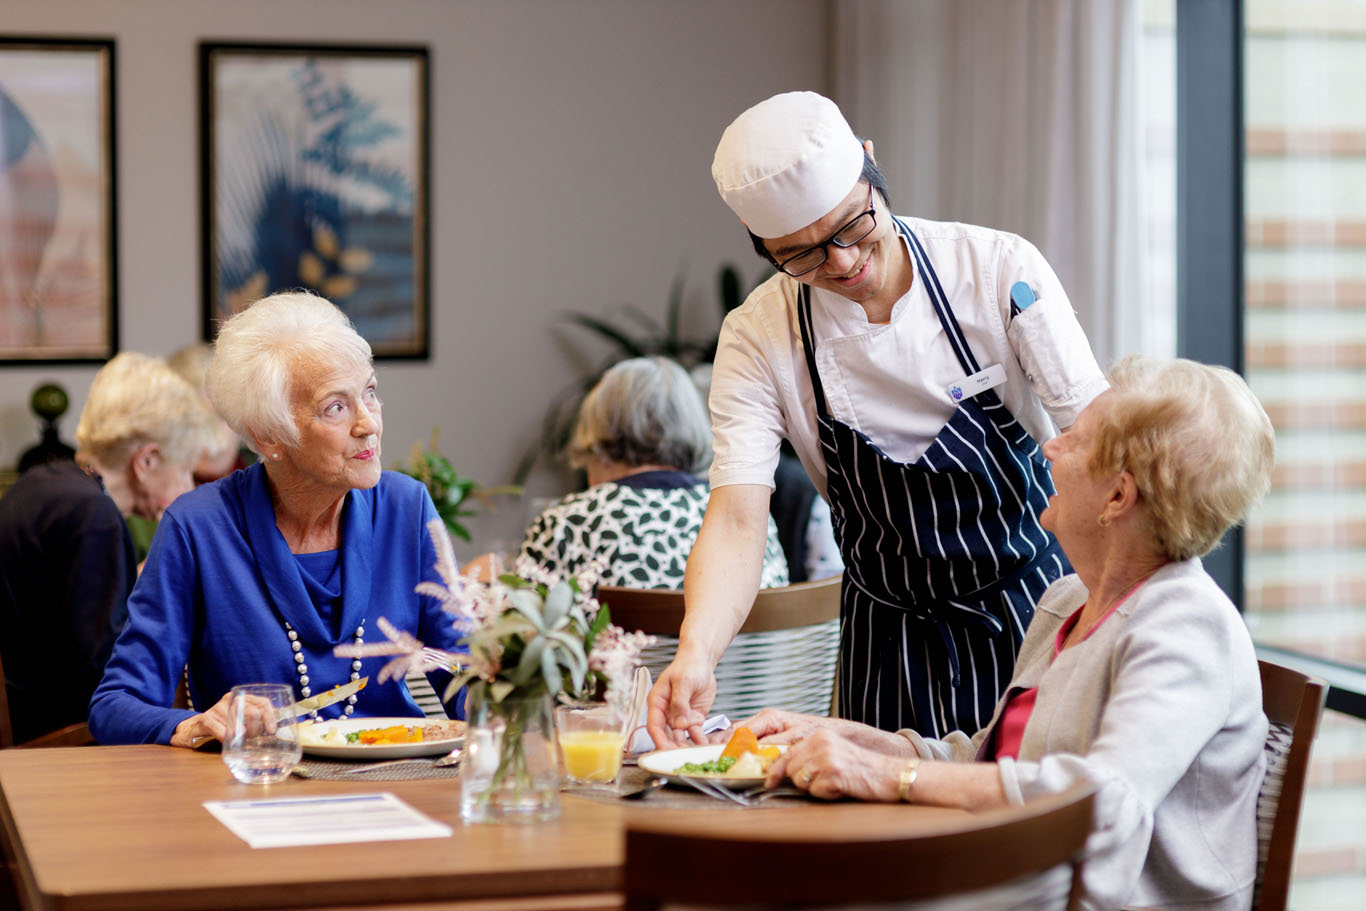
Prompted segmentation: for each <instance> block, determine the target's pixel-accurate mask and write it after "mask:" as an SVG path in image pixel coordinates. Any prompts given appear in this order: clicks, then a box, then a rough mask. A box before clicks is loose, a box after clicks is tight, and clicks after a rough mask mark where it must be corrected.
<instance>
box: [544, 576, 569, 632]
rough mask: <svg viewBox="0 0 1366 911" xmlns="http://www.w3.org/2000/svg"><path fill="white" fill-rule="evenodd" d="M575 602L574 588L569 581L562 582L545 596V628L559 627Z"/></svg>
mask: <svg viewBox="0 0 1366 911" xmlns="http://www.w3.org/2000/svg"><path fill="white" fill-rule="evenodd" d="M573 603H574V589H573V588H572V587H571V586H570V585H569V583H567V582H560V583H558V584H557V585H556V586H555V587H554V588H552V589H551V590H550V591H549V592H547V593H546V596H545V628H546V629H547V630H552V629H555V628H557V627H558V626H559V625H560V623H561V621H563V620H564V619H565V618H566V617H567V616H568V614H569V608H570V607H571V606H572V605H573Z"/></svg>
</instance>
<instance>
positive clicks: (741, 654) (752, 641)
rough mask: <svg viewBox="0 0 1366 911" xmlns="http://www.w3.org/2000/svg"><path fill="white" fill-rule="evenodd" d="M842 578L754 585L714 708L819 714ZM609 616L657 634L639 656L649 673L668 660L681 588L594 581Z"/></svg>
mask: <svg viewBox="0 0 1366 911" xmlns="http://www.w3.org/2000/svg"><path fill="white" fill-rule="evenodd" d="M840 584H841V578H840V577H839V576H834V577H831V578H828V579H820V580H817V581H815V582H802V583H799V584H797V585H788V586H784V587H782V588H765V589H760V590H759V595H758V597H756V598H755V599H754V606H753V608H751V610H750V612H749V617H748V618H746V620H745V623H744V625H743V626H742V627H740V632H739V633H738V634H737V635H736V637H735V640H734V641H733V642H731V644H730V647H729V648H728V649H727V650H726V654H725V655H724V656H723V657H722V659H721V661H720V663H719V664H717V666H716V701H715V703H714V705H713V709H714V710H715V711H717V712H723V713H725V714H727V715H729V716H730V717H731V718H732V719H739V718H744V717H746V716H748V715H752V714H754V713H755V712H757V711H759V709H761V708H764V707H766V706H774V707H776V708H784V709H790V710H791V711H794V712H806V713H809V714H814V715H826V714H829V712H830V700H831V693H832V690H833V688H834V683H835V661H836V658H837V657H838V653H839V615H840ZM597 596H598V600H599V601H601V602H602V603H604V604H606V605H607V606H608V609H609V610H610V611H611V614H612V622H613V623H614V624H616V625H617V626H620V627H622V628H623V629H626V630H641V631H643V632H647V633H650V634H651V635H653V636H656V637H658V640H659V641H658V642H656V643H655V644H654V645H652V646H650V647H648V648H646V649H645V651H644V652H643V653H642V655H641V658H642V662H643V663H644V664H645V666H646V667H648V668H649V669H650V672H651V673H652V674H654V675H655V676H658V675H659V672H660V671H662V670H663V669H664V668H665V667H667V666H668V664H669V662H670V661H672V660H673V656H674V651H675V650H676V649H677V647H678V630H679V627H680V626H681V625H682V623H683V592H682V591H678V590H675V589H660V588H649V589H642V588H618V587H614V586H609V585H602V586H599V587H598V593H597Z"/></svg>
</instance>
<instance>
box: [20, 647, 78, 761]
mask: <svg viewBox="0 0 1366 911" xmlns="http://www.w3.org/2000/svg"><path fill="white" fill-rule="evenodd" d="M94 742H95V738H94V737H92V736H91V735H90V728H89V727H88V726H87V725H86V723H85V722H83V721H82V722H79V723H78V724H68V725H67V726H66V727H62V728H58V729H57V730H55V731H49V732H48V733H46V734H44V735H42V736H41V737H35V738H33V739H32V740H28V741H25V742H24V743H15V742H14V725H13V723H12V722H11V721H10V717H9V688H8V686H7V685H6V683H5V663H4V660H3V659H0V750H7V749H9V748H10V747H79V746H88V745H90V744H93V743H94Z"/></svg>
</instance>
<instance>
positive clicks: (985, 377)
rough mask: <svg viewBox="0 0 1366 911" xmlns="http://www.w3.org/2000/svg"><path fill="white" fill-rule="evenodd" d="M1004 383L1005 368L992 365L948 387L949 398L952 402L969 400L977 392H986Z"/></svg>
mask: <svg viewBox="0 0 1366 911" xmlns="http://www.w3.org/2000/svg"><path fill="white" fill-rule="evenodd" d="M1005 381H1006V368H1004V367H1002V366H1001V365H1000V364H992V365H991V366H990V367H988V368H987V369H985V370H979V371H978V372H977V373H974V374H973V375H972V376H966V377H963V379H961V380H959V381H958V382H956V383H950V384H949V385H948V393H949V398H950V399H951V400H952V401H954V402H961V401H963V399H970V398H972V397H973V396H974V395H976V394H977V393H979V392H986V391H987V390H988V389H995V388H996V387H997V386H999V385H1001V384H1002V383H1004V382H1005Z"/></svg>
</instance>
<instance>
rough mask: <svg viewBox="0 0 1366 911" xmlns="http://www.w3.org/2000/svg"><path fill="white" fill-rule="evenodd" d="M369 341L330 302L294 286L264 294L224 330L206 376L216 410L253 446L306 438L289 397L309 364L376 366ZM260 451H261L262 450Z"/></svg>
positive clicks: (223, 327) (235, 317)
mask: <svg viewBox="0 0 1366 911" xmlns="http://www.w3.org/2000/svg"><path fill="white" fill-rule="evenodd" d="M372 361H373V356H372V354H371V352H370V344H369V342H367V341H366V340H365V339H363V338H361V337H360V334H359V333H357V332H356V330H355V327H353V326H352V325H351V321H350V320H349V319H347V318H346V314H344V313H342V312H341V311H340V310H338V309H337V307H336V305H334V304H333V303H332V302H331V301H328V300H326V299H325V298H322V297H318V296H317V295H315V294H309V293H308V292H306V291H292V292H286V293H283V294H272V295H271V296H269V297H263V298H262V299H261V300H259V301H257V302H256V303H254V304H252V305H251V306H250V307H248V308H247V309H246V310H243V311H242V312H241V313H238V314H237V315H236V316H234V317H232V318H231V319H229V320H228V321H227V322H225V323H223V325H222V326H221V327H220V328H219V330H218V340H217V342H215V344H214V356H213V360H212V361H211V362H210V363H209V372H208V376H207V378H206V381H205V386H206V392H207V393H208V396H209V401H210V402H212V403H213V407H214V408H216V409H217V410H218V413H219V414H220V415H222V417H223V420H225V421H227V422H228V426H230V427H232V429H233V431H234V432H235V433H236V434H237V435H238V436H239V437H241V438H242V439H243V440H245V441H247V442H248V443H249V445H250V446H251V447H252V448H253V449H258V445H259V443H260V442H267V441H269V442H276V443H282V444H285V445H288V446H294V445H297V444H298V442H299V429H298V427H296V426H295V424H294V418H293V414H292V412H291V408H290V398H291V394H292V393H293V391H294V380H295V374H296V372H297V371H298V368H299V367H300V366H301V365H303V364H305V363H317V362H322V363H326V364H334V365H338V366H355V367H360V366H362V365H364V366H367V367H368V366H369V365H370V364H371V363H372ZM258 451H259V449H258Z"/></svg>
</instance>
